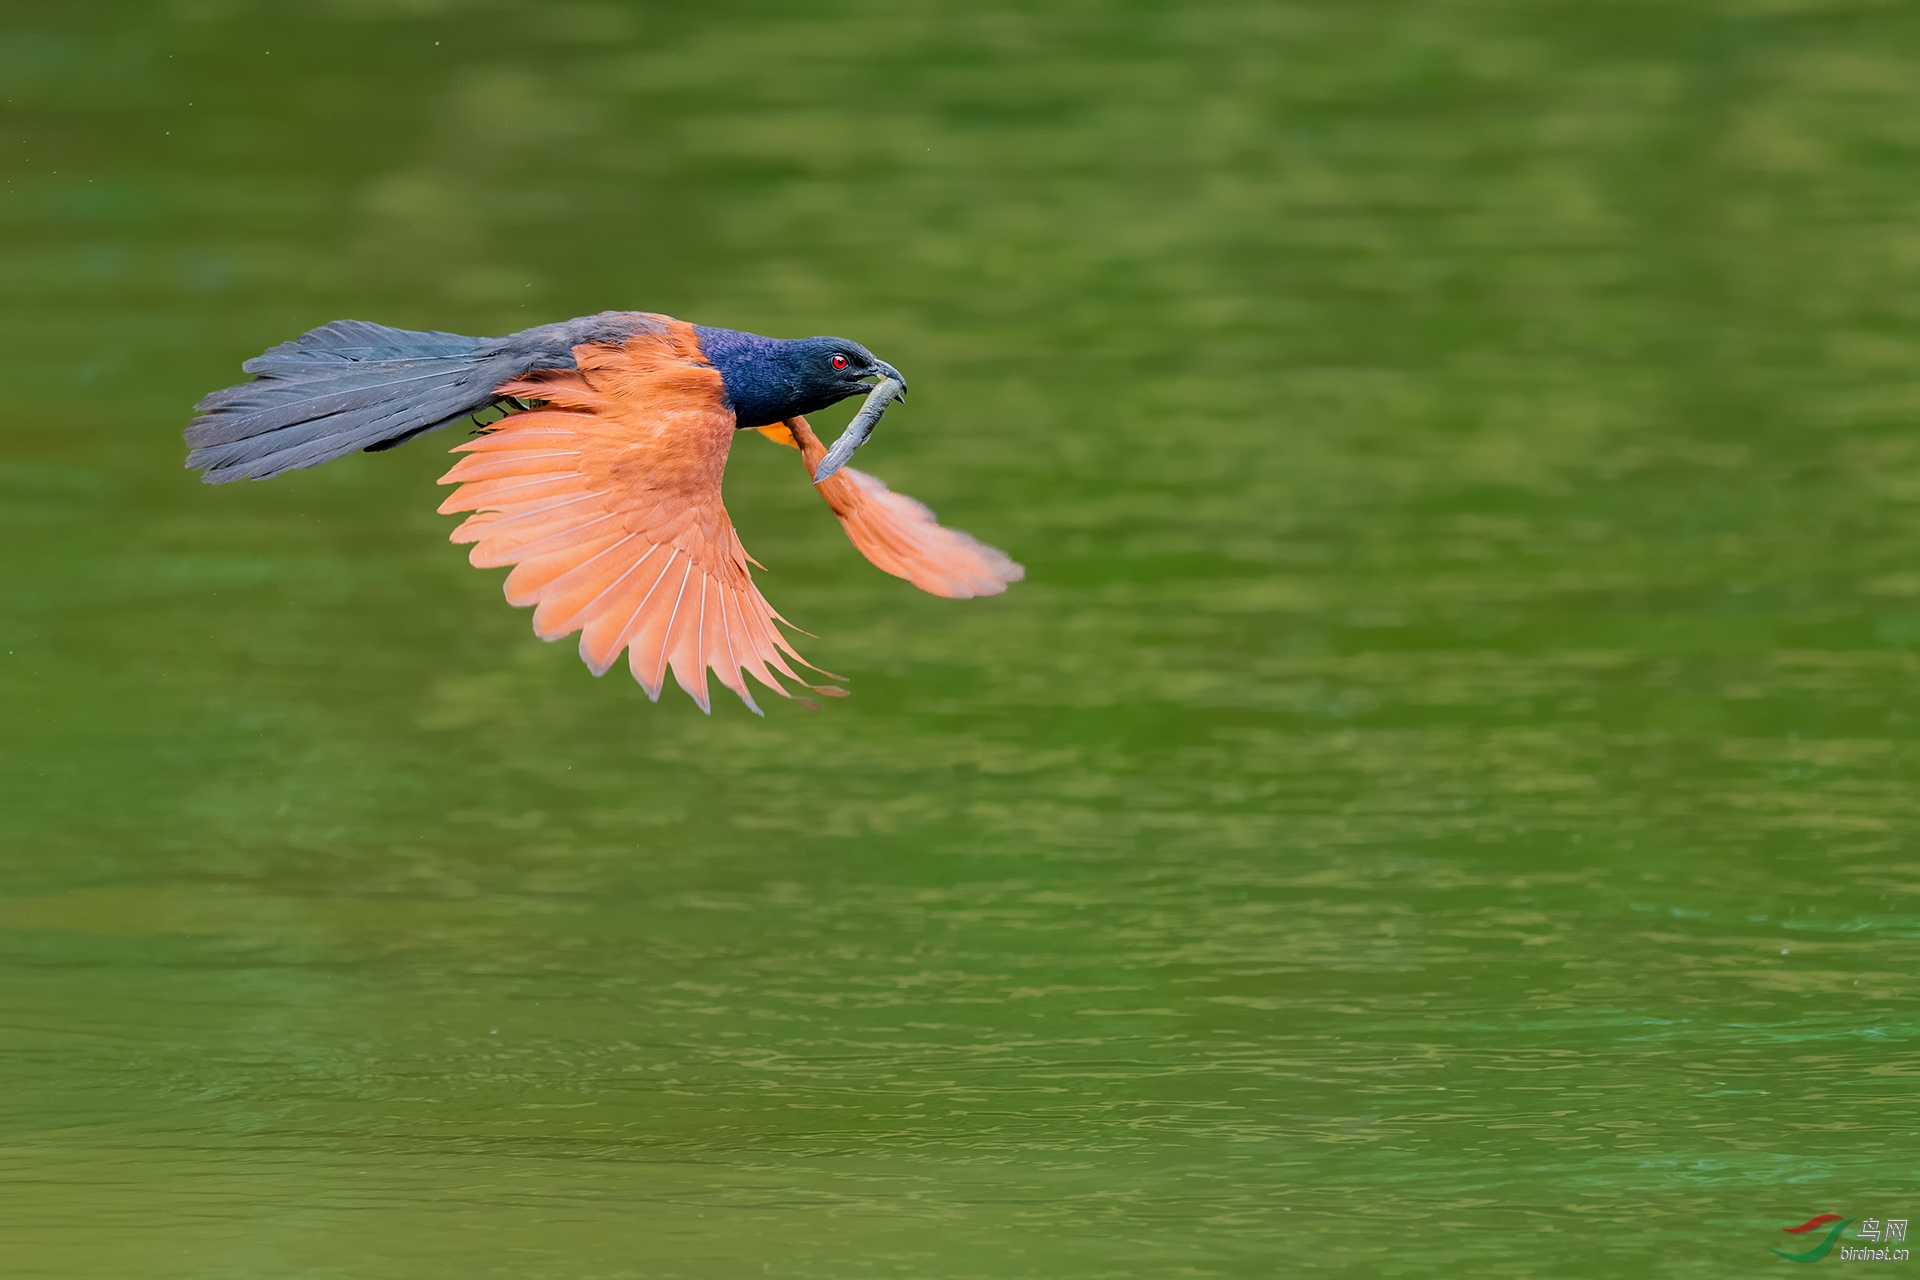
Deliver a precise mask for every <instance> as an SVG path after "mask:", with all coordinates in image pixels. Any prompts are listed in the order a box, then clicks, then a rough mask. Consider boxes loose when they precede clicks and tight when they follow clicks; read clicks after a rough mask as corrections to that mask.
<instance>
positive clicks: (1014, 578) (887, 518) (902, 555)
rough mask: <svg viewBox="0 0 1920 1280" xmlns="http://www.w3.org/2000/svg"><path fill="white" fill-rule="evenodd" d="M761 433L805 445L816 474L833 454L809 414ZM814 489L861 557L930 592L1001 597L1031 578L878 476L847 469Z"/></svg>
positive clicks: (802, 454)
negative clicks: (814, 428) (1016, 583)
mask: <svg viewBox="0 0 1920 1280" xmlns="http://www.w3.org/2000/svg"><path fill="white" fill-rule="evenodd" d="M759 431H760V434H761V435H764V436H765V437H767V439H769V440H774V441H777V442H779V443H780V444H784V445H786V446H787V447H788V448H790V449H798V450H800V458H801V461H803V462H804V463H806V466H807V474H808V475H809V476H811V475H812V474H813V472H814V468H816V467H818V466H819V465H820V459H822V458H824V457H826V456H827V446H826V445H824V444H822V443H821V442H820V437H819V436H816V435H814V434H813V428H812V427H810V426H808V425H807V420H806V419H805V418H789V419H787V420H786V421H785V422H784V423H782V424H780V425H778V426H772V427H761V428H759ZM814 487H815V488H816V489H818V490H819V491H820V496H821V497H822V498H825V499H826V500H827V505H828V506H829V507H832V508H833V514H834V515H835V516H837V517H839V520H840V527H841V528H843V529H845V530H846V531H847V537H848V538H849V539H850V540H851V541H852V542H853V545H854V546H855V547H858V548H859V550H860V554H861V555H863V556H865V557H866V558H867V559H868V560H871V561H872V562H873V564H874V567H875V568H878V569H882V570H885V571H886V572H887V573H890V574H892V575H893V576H894V577H896V578H905V579H906V580H907V581H908V582H911V583H912V584H913V585H914V586H916V587H918V588H920V589H921V590H922V591H925V592H929V593H930V594H933V595H936V596H949V597H952V598H956V599H963V600H964V599H966V598H968V597H971V596H997V595H999V594H1000V593H1001V592H1003V591H1005V590H1006V589H1007V587H1008V585H1009V584H1010V583H1015V582H1018V581H1020V579H1022V578H1024V577H1026V576H1027V571H1026V570H1025V569H1024V568H1022V567H1021V566H1020V565H1018V564H1016V563H1015V562H1014V561H1013V559H1012V558H1011V557H1009V556H1008V555H1007V553H1006V552H1004V551H1002V550H1000V548H998V547H990V546H988V545H987V544H986V543H984V542H982V541H980V540H979V539H978V538H975V537H974V536H973V535H971V534H967V533H962V532H961V531H960V530H958V529H949V528H947V527H946V526H944V525H942V524H940V523H939V522H938V521H937V520H935V519H934V516H933V512H931V511H929V510H927V509H926V507H925V506H923V505H921V504H920V503H918V502H915V501H914V500H913V499H912V498H909V497H908V496H907V495H906V494H904V493H895V492H894V491H893V490H891V489H889V488H887V485H886V482H885V481H884V480H881V479H880V478H879V477H878V476H870V475H868V474H867V473H866V472H864V471H855V470H854V469H853V468H852V467H842V468H840V470H839V471H837V472H835V473H834V474H833V475H830V476H828V477H827V478H826V479H825V480H823V481H821V482H820V483H819V484H817V485H815V486H814Z"/></svg>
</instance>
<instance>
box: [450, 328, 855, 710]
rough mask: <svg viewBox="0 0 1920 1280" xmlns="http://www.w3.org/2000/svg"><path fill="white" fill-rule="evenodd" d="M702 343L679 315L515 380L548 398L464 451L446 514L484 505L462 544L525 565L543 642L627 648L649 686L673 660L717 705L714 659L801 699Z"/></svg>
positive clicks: (498, 561) (720, 666) (596, 657)
mask: <svg viewBox="0 0 1920 1280" xmlns="http://www.w3.org/2000/svg"><path fill="white" fill-rule="evenodd" d="M699 352H700V347H699V343H698V340H697V339H696V337H695V336H694V333H693V329H692V326H690V325H687V324H683V323H681V322H679V321H672V322H670V323H669V324H667V325H666V326H665V327H664V329H663V330H662V331H660V332H652V333H640V334H636V335H634V336H633V337H631V338H629V339H628V340H627V341H626V342H624V343H621V344H619V345H612V344H586V345H582V346H579V347H576V348H575V349H574V352H573V356H574V363H575V365H576V367H575V368H572V369H544V370H536V371H535V372H533V373H530V374H527V375H526V376H524V377H522V378H519V379H517V380H515V381H513V382H509V383H507V384H505V385H504V386H502V387H500V389H499V390H500V394H502V395H509V396H518V397H520V398H522V399H527V400H534V401H539V402H542V407H539V408H536V409H533V410H530V411H528V412H524V413H517V414H514V415H512V416H511V417H508V418H505V419H502V420H501V421H500V422H499V423H497V424H495V425H494V427H493V428H492V429H491V430H490V431H488V432H487V434H486V435H483V436H481V437H479V438H478V439H476V440H472V441H469V442H467V443H466V444H462V445H459V446H458V447H457V448H456V449H455V450H454V452H456V453H465V454H466V455H467V456H466V457H465V458H462V459H461V460H460V462H459V463H457V464H456V465H455V466H454V468H453V469H452V470H451V471H449V472H447V474H446V475H444V476H442V477H441V478H440V482H441V483H442V484H455V483H457V484H459V486H460V487H459V488H458V489H456V490H454V492H453V494H452V496H451V497H449V498H448V499H447V500H446V501H445V502H443V503H442V504H441V505H440V510H441V511H442V512H443V513H445V512H455V511H471V512H473V513H474V514H473V515H471V516H469V517H468V518H467V520H466V521H465V523H463V524H461V526H460V527H459V528H457V529H455V530H454V531H453V541H455V542H471V543H473V544H474V546H473V550H472V552H471V553H470V554H469V555H468V559H469V560H470V561H471V562H472V563H473V564H474V565H476V566H477V567H479V568H483V569H486V568H497V567H500V566H503V565H513V566H514V570H513V572H512V573H510V574H508V575H507V581H506V594H507V601H508V603H510V604H513V605H533V606H534V613H533V629H534V631H535V632H536V633H537V634H538V635H539V636H540V638H541V639H543V640H558V639H560V638H561V637H562V636H567V635H571V634H572V633H573V632H575V631H578V632H579V633H580V657H581V658H582V659H583V660H584V661H585V662H586V664H587V666H588V667H589V668H591V669H592V671H593V673H594V674H595V675H602V674H604V673H605V672H606V671H607V669H608V668H609V667H611V666H612V665H613V663H614V661H615V660H616V659H618V658H619V656H620V652H621V650H623V649H624V650H626V652H627V665H628V666H629V667H630V668H631V669H632V671H633V675H634V678H635V679H636V680H638V681H639V682H640V684H641V686H642V687H644V688H645V689H646V691H647V696H648V697H650V698H653V699H655V700H658V699H659V697H660V689H661V686H662V684H663V683H664V682H665V679H666V671H667V668H668V666H671V667H672V668H673V675H674V679H675V680H677V681H679V684H680V687H681V688H682V689H685V690H686V691H687V693H688V694H689V695H691V696H692V698H693V700H694V701H695V702H697V703H699V704H700V709H701V710H702V711H708V710H710V709H711V707H710V703H709V701H708V697H707V670H708V668H712V669H713V671H714V673H715V674H716V675H717V676H718V677H719V678H720V683H721V684H723V685H725V686H726V687H727V688H729V689H731V690H733V691H734V692H735V693H737V694H739V695H740V697H741V699H742V700H743V701H745V702H746V704H747V706H749V707H751V708H752V709H753V710H754V711H755V712H756V713H757V712H759V710H760V708H759V707H758V706H756V705H755V704H754V701H753V696H752V695H751V694H750V693H748V691H747V684H746V680H745V678H744V675H743V673H745V674H750V675H752V676H753V678H754V679H756V680H758V681H759V682H760V683H761V684H763V685H766V686H767V687H768V688H770V689H773V690H774V691H776V692H777V693H779V694H780V695H781V696H782V697H790V696H791V695H790V694H789V693H788V692H787V690H786V689H785V687H783V686H782V685H781V683H780V681H779V679H778V678H777V676H776V675H775V673H776V672H777V673H778V674H779V675H784V676H786V677H787V678H788V679H790V680H794V681H796V682H798V683H800V684H803V685H805V684H807V682H806V681H805V680H802V679H801V678H800V677H799V676H798V675H796V674H795V673H794V671H793V668H792V667H791V666H789V665H788V663H787V659H788V658H792V659H793V660H794V661H795V662H800V663H802V664H803V665H809V664H806V663H805V661H804V659H802V658H801V657H800V655H799V654H798V653H797V652H795V651H794V649H793V647H792V646H791V645H790V644H788V643H787V640H786V638H785V637H784V636H782V635H781V634H780V631H779V629H778V628H777V627H776V626H775V623H776V621H785V619H782V618H780V616H779V615H778V614H777V613H775V612H774V611H773V609H772V607H771V606H769V605H768V604H767V602H766V600H765V598H764V597H762V596H761V594H760V592H759V589H758V588H756V587H755V586H754V584H753V580H752V578H751V577H750V576H749V575H748V573H747V553H746V550H745V548H743V547H742V546H741V545H740V538H739V536H738V535H737V534H736V533H735V532H734V529H733V522H732V521H731V520H729V519H728V518H727V511H726V507H725V506H724V505H722V503H721V500H720V479H721V473H722V472H723V471H724V470H725V468H726V463H727V450H728V447H729V445H730V444H731V442H732V438H733V431H734V419H733V413H732V411H731V410H730V409H729V408H728V407H727V402H726V397H725V392H724V389H723V385H722V383H721V379H720V374H719V373H718V372H717V371H716V370H715V369H713V368H712V366H710V365H708V364H707V363H706V362H705V361H704V360H703V359H701V357H700V354H699ZM816 669H817V668H816ZM810 687H811V686H810ZM819 692H823V693H836V694H837V693H840V692H843V691H842V690H839V689H833V688H826V689H820V690H819Z"/></svg>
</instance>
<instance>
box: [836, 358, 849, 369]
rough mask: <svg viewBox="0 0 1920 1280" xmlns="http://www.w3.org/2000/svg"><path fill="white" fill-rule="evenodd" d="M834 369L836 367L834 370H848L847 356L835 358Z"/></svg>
mask: <svg viewBox="0 0 1920 1280" xmlns="http://www.w3.org/2000/svg"><path fill="white" fill-rule="evenodd" d="M833 367H834V368H836V369H844V368H846V367H847V358H846V357H845V356H835V357H834V358H833Z"/></svg>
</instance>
